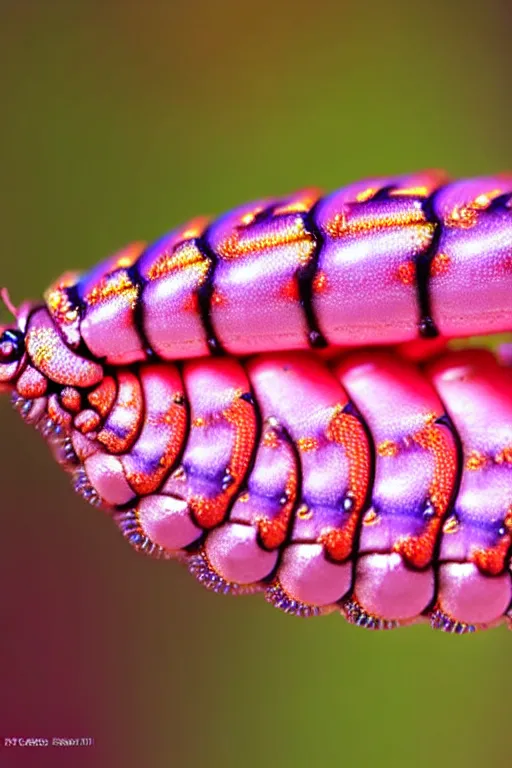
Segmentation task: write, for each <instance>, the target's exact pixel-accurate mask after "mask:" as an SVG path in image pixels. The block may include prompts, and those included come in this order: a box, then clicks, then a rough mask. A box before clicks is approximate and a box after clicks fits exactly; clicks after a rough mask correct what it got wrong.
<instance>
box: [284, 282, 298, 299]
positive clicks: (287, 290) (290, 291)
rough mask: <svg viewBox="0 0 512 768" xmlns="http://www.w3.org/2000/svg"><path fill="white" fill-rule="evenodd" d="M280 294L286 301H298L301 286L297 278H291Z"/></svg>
mask: <svg viewBox="0 0 512 768" xmlns="http://www.w3.org/2000/svg"><path fill="white" fill-rule="evenodd" d="M280 294H281V296H282V297H283V298H285V299H289V300H291V301H298V300H299V285H298V283H297V278H295V277H292V278H290V280H288V281H287V282H286V283H285V284H284V285H283V287H282V288H281V291H280Z"/></svg>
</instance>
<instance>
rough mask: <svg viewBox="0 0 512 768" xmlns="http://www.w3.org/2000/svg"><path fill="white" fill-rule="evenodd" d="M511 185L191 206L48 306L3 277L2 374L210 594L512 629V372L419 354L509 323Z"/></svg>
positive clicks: (138, 526)
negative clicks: (182, 218) (173, 226)
mask: <svg viewBox="0 0 512 768" xmlns="http://www.w3.org/2000/svg"><path fill="white" fill-rule="evenodd" d="M511 200H512V178H511V177H496V178H491V179H477V180H472V181H461V182H453V183H448V182H447V180H446V179H445V178H444V177H442V175H441V174H440V173H438V172H428V173H422V174H418V175H416V176H410V177H406V178H392V179H375V180H369V181H368V180H367V181H365V182H361V183H359V184H354V185H351V186H349V187H347V188H345V189H343V190H341V191H339V192H336V193H333V194H331V195H329V196H327V197H325V198H320V197H319V194H318V192H315V191H311V190H307V191H306V192H301V193H298V194H297V195H294V196H291V197H289V198H287V199H285V200H280V201H260V202H257V203H254V204H251V205H248V206H244V207H242V208H240V209H237V210H236V211H234V212H232V213H229V214H226V215H225V216H223V217H221V218H220V219H219V220H217V221H215V222H213V223H207V222H206V221H205V220H194V221H193V222H191V223H189V224H187V225H185V226H184V227H182V228H180V229H179V230H177V231H175V232H173V233H171V234H170V235H167V236H165V237H164V238H162V239H161V240H159V241H158V242H157V243H156V244H154V245H150V246H149V247H145V246H143V245H142V244H135V245H132V246H129V247H128V248H125V249H123V250H122V251H121V252H119V253H117V254H115V255H114V256H113V257H111V258H110V259H108V260H107V261H106V262H103V263H101V264H100V265H99V266H98V267H96V268H94V269H93V270H92V271H91V272H90V273H88V274H86V275H84V276H79V275H76V274H67V275H64V276H63V277H62V278H61V279H60V280H59V281H57V283H55V284H54V285H53V286H52V287H51V288H50V289H49V290H48V291H47V293H46V295H45V302H44V304H41V303H36V304H32V303H28V302H27V303H25V304H22V305H21V307H20V308H19V309H16V308H15V307H14V306H12V304H11V303H10V300H9V299H8V296H7V294H6V293H4V294H3V295H4V301H5V303H6V304H7V305H8V307H9V308H10V310H11V311H12V312H13V313H14V314H15V316H16V325H15V326H3V327H2V328H1V329H0V388H1V389H2V390H11V391H12V399H13V403H14V406H15V408H16V409H17V410H19V411H20V413H21V415H22V416H23V418H24V419H25V420H26V421H27V422H28V423H31V424H33V425H35V426H36V427H37V428H38V429H39V430H40V431H41V432H42V434H43V436H44V437H45V438H46V440H47V441H48V443H49V444H50V447H51V449H52V451H53V453H54V455H55V457H56V459H57V460H58V461H59V463H61V464H62V465H63V467H64V468H65V469H66V470H68V471H69V472H70V473H71V474H72V477H73V480H74V485H75V488H76V490H77V491H78V492H79V493H80V494H81V495H82V496H83V497H84V498H85V499H86V500H87V501H89V502H90V503H92V504H93V505H95V506H100V507H102V508H104V509H105V510H107V511H108V513H109V514H110V515H111V516H112V518H113V519H114V520H115V521H116V523H117V524H118V526H119V527H120V529H121V531H122V533H123V535H124V536H125V537H126V538H127V539H128V541H129V542H130V543H131V544H132V545H133V546H134V547H135V549H137V550H139V551H141V552H145V553H147V554H149V555H151V556H154V557H164V558H171V557H172V558H177V559H179V560H181V561H183V562H184V563H185V564H186V565H187V567H188V568H189V570H190V571H191V572H192V573H193V574H194V575H195V576H196V577H197V578H198V580H199V581H200V582H201V583H203V584H204V585H205V586H206V587H208V588H209V589H212V590H214V591H217V592H226V593H231V594H246V593H251V592H263V593H264V594H265V597H266V599H267V600H268V601H269V602H270V603H272V604H273V605H275V606H276V607H278V608H280V609H282V610H284V611H285V612H286V613H291V614H295V615H299V616H312V615H319V614H324V613H328V612H330V611H333V610H339V611H340V612H341V613H342V614H343V615H344V616H345V617H346V618H347V619H348V621H349V622H351V623H354V624H358V625H359V626H365V627H368V628H372V629H387V628H393V627H395V626H400V625H406V624H410V623H413V622H417V621H425V620H428V621H430V623H431V626H433V627H434V628H437V629H443V630H444V631H449V632H455V633H457V634H462V633H466V632H471V631H474V630H475V629H482V628H487V627H490V626H494V625H495V624H497V623H499V622H501V621H503V620H504V621H506V622H507V623H510V622H511V621H512V609H511V603H512V589H511V576H510V553H511V542H512V538H511V537H512V368H511V367H510V365H507V361H506V360H504V361H502V362H500V361H499V360H498V359H497V357H495V356H493V355H492V354H491V353H490V352H484V351H481V350H479V351H476V350H472V351H470V350H465V351H459V352H452V351H449V352H446V351H445V352H444V353H442V354H441V355H440V356H432V355H431V352H432V350H435V351H438V349H439V348H441V347H443V346H444V345H445V342H446V340H447V339H450V338H454V337H464V336H470V335H473V334H488V333H498V332H508V331H510V330H511V329H512V298H511V297H512V292H511V289H512V204H511ZM418 340H419V341H420V342H421V343H420V344H419V346H418V348H417V349H419V352H418V351H416V352H415V353H413V354H411V353H410V350H411V349H412V348H413V346H414V345H415V344H416V343H417V342H418ZM397 345H398V346H397ZM353 347H360V348H361V349H358V350H353V349H352V350H351V349H348V351H347V348H353ZM406 350H409V352H407V351H406ZM411 356H412V357H414V356H415V357H418V358H421V359H420V362H419V363H417V362H414V361H412V360H410V359H407V358H408V357H411ZM427 357H428V359H427ZM503 357H504V358H505V357H506V356H505V355H504V356H503Z"/></svg>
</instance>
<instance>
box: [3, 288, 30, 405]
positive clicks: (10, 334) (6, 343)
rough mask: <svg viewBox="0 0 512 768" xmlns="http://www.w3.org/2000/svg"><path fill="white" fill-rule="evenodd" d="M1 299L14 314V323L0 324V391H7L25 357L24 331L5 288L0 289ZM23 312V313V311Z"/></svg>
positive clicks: (12, 384) (17, 374) (19, 370)
mask: <svg viewBox="0 0 512 768" xmlns="http://www.w3.org/2000/svg"><path fill="white" fill-rule="evenodd" d="M0 301H2V302H3V303H4V304H5V306H6V308H7V309H8V311H9V312H10V313H11V314H12V315H14V318H15V320H16V324H12V325H0V393H1V392H5V391H9V390H10V389H12V387H13V386H14V384H15V382H16V379H17V378H18V376H19V374H20V372H21V369H22V367H23V364H24V362H25V359H26V350H25V332H24V330H23V327H22V325H24V321H23V320H22V319H21V316H20V320H21V325H20V322H18V315H19V314H20V315H21V313H18V311H17V310H16V309H15V307H14V306H13V305H12V303H11V300H10V298H9V294H8V293H7V290H6V289H5V288H4V289H3V290H1V291H0ZM23 314H24V313H23Z"/></svg>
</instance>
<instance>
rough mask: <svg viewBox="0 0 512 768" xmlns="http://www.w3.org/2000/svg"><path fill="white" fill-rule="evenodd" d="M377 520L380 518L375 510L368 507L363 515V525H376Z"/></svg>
mask: <svg viewBox="0 0 512 768" xmlns="http://www.w3.org/2000/svg"><path fill="white" fill-rule="evenodd" d="M379 520H380V518H379V516H378V514H377V513H376V511H375V510H374V509H369V510H368V512H367V513H366V514H365V516H364V517H363V525H368V526H371V525H377V523H378V522H379Z"/></svg>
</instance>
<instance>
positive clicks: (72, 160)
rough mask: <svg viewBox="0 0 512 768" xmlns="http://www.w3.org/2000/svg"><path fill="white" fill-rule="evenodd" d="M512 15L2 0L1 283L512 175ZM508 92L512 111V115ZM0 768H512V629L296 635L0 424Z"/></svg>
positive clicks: (323, 626) (295, 625)
mask: <svg viewBox="0 0 512 768" xmlns="http://www.w3.org/2000/svg"><path fill="white" fill-rule="evenodd" d="M510 21H511V11H510V9H509V7H508V3H507V2H505V0H503V1H502V2H500V0H490V1H489V2H487V3H481V4H480V5H479V6H478V7H477V6H476V5H475V6H474V7H472V6H471V5H469V4H468V3H464V4H463V3H462V2H458V3H453V4H451V6H450V5H449V4H448V5H447V4H446V3H444V2H433V3H403V4H401V3H399V2H398V0H388V2H382V3H379V4H372V3H361V4H357V3H344V2H341V1H338V2H336V1H335V0H327V1H325V0H324V1H322V0H320V1H318V2H315V3H312V2H310V1H307V0H293V2H292V0H286V1H285V2H277V1H276V2H272V1H271V0H259V2H257V3H255V2H254V3H250V4H249V3H245V2H239V1H238V0H221V1H220V2H216V3H215V2H211V1H210V2H209V1H208V0H196V1H195V2H190V0H189V1H188V2H187V0H180V1H178V0H177V1H176V2H161V3H158V2H156V1H155V0H153V1H152V2H145V3H143V2H123V1H122V0H108V1H107V0H103V1H102V2H100V0H75V1H74V2H73V1H72V0H60V2H59V1H56V0H53V1H52V0H45V1H43V0H40V2H37V0H33V1H32V2H31V1H30V0H17V1H15V0H12V1H11V2H9V1H8V0H0V95H1V102H0V103H1V119H0V167H1V185H0V221H1V225H2V235H1V240H2V241H1V253H0V283H1V284H6V285H8V286H9V288H10V289H11V292H12V296H13V299H14V301H15V302H18V301H19V300H20V299H21V298H23V297H26V296H38V295H40V293H41V292H42V290H43V289H44V288H46V286H47V285H48V284H49V283H50V281H51V280H52V279H53V278H54V277H56V276H57V275H58V274H59V273H61V272H63V271H65V270H68V269H72V268H82V267H87V266H90V265H92V264H94V263H95V262H96V261H97V260H99V258H101V257H103V256H105V255H107V254H108V253H109V252H111V251H113V250H115V249H117V248H118V247H119V246H121V245H123V244H125V243H126V242H129V241H130V240H132V239H140V238H148V239H150V238H153V237H156V236H158V235H160V234H162V233H163V232H165V231H166V230H168V229H170V228H171V227H173V226H174V225H176V224H178V223H180V222H182V221H183V220H185V219H187V217H190V216H193V215H195V214H198V213H216V212H221V211H222V210H223V209H226V208H229V207H230V206H232V205H235V204H237V203H240V202H243V201H245V200H247V199H251V198H253V197H254V198H255V197H258V196H259V195H266V194H280V193H286V192H288V191H292V190H293V189H294V188H296V187H300V186H303V185H312V184H314V185H320V186H323V187H325V188H328V189H330V188H335V187H336V186H341V185H343V184H344V183H346V182H348V181H350V180H353V179H356V178H358V177H362V176H365V175H369V174H387V173H392V174H396V173H398V172H405V171H411V170H416V169H419V168H423V167H426V166H438V167H443V166H444V167H446V168H447V169H448V170H449V171H450V172H451V173H453V174H454V175H457V174H468V175H476V174H480V173H487V172H495V171H498V170H500V169H501V170H504V169H506V168H507V166H510V124H511V117H512V114H511V101H510V72H511V63H512V51H511V45H510ZM507 94H509V95H508V96H507ZM0 430H1V437H2V439H1V441H0V452H1V466H0V478H1V480H0V482H1V486H0V488H1V495H0V499H1V521H2V553H1V556H0V576H1V587H0V590H1V592H0V594H1V599H2V605H3V609H2V611H1V613H0V735H2V736H9V735H18V736H92V737H93V738H94V739H95V746H94V747H93V748H90V749H81V750H74V751H73V752H72V753H70V752H69V751H68V752H66V753H64V752H63V751H61V752H58V751H57V750H56V749H54V750H51V754H50V751H49V750H48V751H46V752H43V751H42V750H39V751H37V752H36V751H35V750H33V751H32V752H29V751H28V750H27V749H25V750H24V751H22V750H21V749H17V750H16V751H13V750H11V751H9V752H7V751H6V750H5V749H4V750H3V751H1V750H0V765H1V766H24V765H37V766H40V765H41V766H42V765H52V766H56V765H70V766H71V765H72V766H80V765H92V766H118V765H119V766H121V765H122V766H127V767H131V766H151V767H153V766H154V767H155V768H160V767H161V766H183V768H189V767H190V768H195V766H203V765H208V766H210V768H235V766H236V767H237V766H248V768H260V766H278V767H279V768H287V766H293V767H294V768H302V767H306V766H316V765H319V766H329V768H331V766H337V765H343V766H367V765H371V766H375V767H377V768H380V766H383V767H387V766H392V767H394V766H397V767H400V766H409V765H415V766H418V768H425V767H426V766H436V767H439V768H443V767H444V766H450V768H458V766H461V767H462V766H464V768H472V767H473V766H480V765H482V764H485V765H486V766H492V767H493V768H494V766H509V765H510V763H511V759H510V754H511V752H510V731H509V727H510V725H509V721H510V718H509V712H508V706H509V702H510V684H511V682H512V671H511V668H510V667H509V665H508V662H507V661H506V659H507V658H510V649H511V647H512V636H511V635H509V634H508V633H507V630H506V629H505V628H501V629H498V630H493V631H490V632H488V633H482V634H480V635H476V636H469V637H463V638H460V637H451V636H446V635H444V634H442V633H435V632H431V631H430V629H429V628H427V627H414V628H410V629H404V630H401V631H399V632H396V633H382V634H378V633H376V634H374V633H370V632H365V631H364V630H358V629H355V628H353V627H351V626H349V625H347V624H346V623H344V622H343V621H342V620H341V619H340V618H338V617H336V616H330V617H328V618H324V619H318V620H313V621H309V622H308V621H300V620H298V619H293V618H290V617H286V616H284V615H282V614H280V613H279V612H278V611H276V610H272V609H271V608H270V607H269V606H267V605H266V604H265V602H264V601H263V600H262V599H261V598H256V597H255V598H245V599H239V600H236V599H229V598H223V597H219V596H216V595H212V594H209V593H207V592H206V591H204V590H203V589H202V588H201V587H200V586H199V585H198V584H196V582H195V581H194V580H192V579H191V578H190V577H189V576H188V575H187V574H186V573H184V572H183V571H182V570H181V569H180V567H179V566H178V565H176V564H169V563H158V562H153V561H150V560H149V559H148V560H146V559H145V558H143V557H140V556H139V557H138V556H136V555H135V554H134V553H133V552H132V550H131V549H130V547H128V545H127V544H126V543H125V542H124V541H122V539H121V537H120V536H119V534H118V533H117V531H116V530H115V529H114V526H112V525H111V523H109V521H108V520H107V519H105V518H104V517H103V516H102V515H101V514H100V513H99V512H97V511H95V510H94V509H92V508H90V507H88V506H87V505H86V504H85V503H83V502H82V501H81V500H80V499H79V498H78V497H76V496H75V495H74V494H73V492H72V491H71V488H70V486H69V484H68V480H67V479H66V478H65V477H64V475H63V474H62V473H61V471H60V470H59V469H58V468H57V466H56V465H54V464H53V461H52V460H51V458H50V456H49V452H48V451H47V450H46V448H45V446H44V444H43V443H42V441H41V440H40V439H39V438H38V437H37V436H36V435H35V434H33V433H32V431H31V430H29V429H27V428H26V427H24V426H23V425H22V422H21V420H20V419H19V417H18V416H17V415H15V414H14V412H12V411H11V409H10V407H9V404H8V402H7V399H6V398H5V399H4V400H3V401H2V403H1V404H0Z"/></svg>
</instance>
